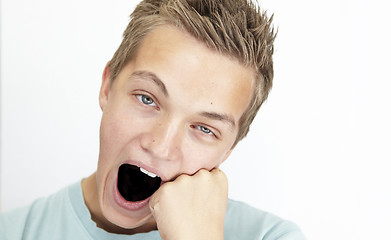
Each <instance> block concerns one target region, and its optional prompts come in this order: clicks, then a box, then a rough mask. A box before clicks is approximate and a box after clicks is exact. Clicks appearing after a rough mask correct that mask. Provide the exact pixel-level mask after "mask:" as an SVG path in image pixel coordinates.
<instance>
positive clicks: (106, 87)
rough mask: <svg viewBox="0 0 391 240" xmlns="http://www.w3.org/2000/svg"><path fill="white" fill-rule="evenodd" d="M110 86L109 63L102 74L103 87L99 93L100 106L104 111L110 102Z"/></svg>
mask: <svg viewBox="0 0 391 240" xmlns="http://www.w3.org/2000/svg"><path fill="white" fill-rule="evenodd" d="M110 85H111V83H110V68H109V63H107V64H106V67H105V70H104V71H103V74H102V85H101V87H100V92H99V106H100V109H102V111H103V109H104V108H105V106H106V104H107V101H108V100H109V92H110Z"/></svg>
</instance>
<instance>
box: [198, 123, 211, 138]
mask: <svg viewBox="0 0 391 240" xmlns="http://www.w3.org/2000/svg"><path fill="white" fill-rule="evenodd" d="M196 128H197V129H198V130H200V131H201V132H203V133H206V134H208V135H213V136H214V133H213V132H212V131H211V130H210V129H208V128H206V127H204V126H200V125H198V126H196Z"/></svg>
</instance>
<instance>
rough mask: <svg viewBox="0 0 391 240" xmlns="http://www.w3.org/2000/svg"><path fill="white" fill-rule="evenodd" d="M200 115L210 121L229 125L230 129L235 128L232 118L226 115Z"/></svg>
mask: <svg viewBox="0 0 391 240" xmlns="http://www.w3.org/2000/svg"><path fill="white" fill-rule="evenodd" d="M200 115H201V116H203V117H206V118H209V119H212V120H219V121H222V122H226V123H228V124H229V125H230V127H231V128H232V129H233V128H235V125H236V124H235V121H234V119H233V117H232V116H230V115H228V114H219V113H216V112H201V113H200Z"/></svg>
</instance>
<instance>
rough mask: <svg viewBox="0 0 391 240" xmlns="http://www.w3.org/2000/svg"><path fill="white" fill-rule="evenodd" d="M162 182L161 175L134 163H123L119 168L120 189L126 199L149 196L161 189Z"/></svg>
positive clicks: (132, 200) (140, 199)
mask: <svg viewBox="0 0 391 240" xmlns="http://www.w3.org/2000/svg"><path fill="white" fill-rule="evenodd" d="M161 182H162V180H161V178H160V177H159V176H156V175H155V174H153V173H150V172H148V171H146V170H145V169H143V168H140V167H137V166H134V165H130V164H122V165H121V166H120V167H119V170H118V182H117V187H118V191H119V193H120V194H121V196H122V197H123V198H124V199H125V200H126V201H130V202H138V201H142V200H145V199H147V198H149V197H150V196H152V194H153V193H154V192H156V190H158V189H159V187H160V185H161Z"/></svg>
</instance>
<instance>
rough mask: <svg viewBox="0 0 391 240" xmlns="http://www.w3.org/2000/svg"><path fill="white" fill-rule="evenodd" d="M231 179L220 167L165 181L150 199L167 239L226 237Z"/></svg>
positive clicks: (159, 228) (150, 205)
mask: <svg viewBox="0 0 391 240" xmlns="http://www.w3.org/2000/svg"><path fill="white" fill-rule="evenodd" d="M227 199H228V181H227V177H226V176H225V174H224V173H223V172H222V171H221V170H220V169H213V170H212V171H211V172H209V171H207V170H204V169H201V170H199V171H198V172H197V173H196V174H194V175H193V176H188V175H181V176H179V177H178V178H177V179H175V180H174V181H173V182H168V183H165V184H163V185H162V186H161V187H160V188H159V190H158V191H156V193H155V194H154V195H153V196H152V198H151V199H150V201H149V207H150V209H151V212H152V215H153V216H154V218H155V220H156V223H157V227H158V230H159V233H160V236H161V237H162V239H163V240H183V239H186V240H190V239H203V240H207V239H211V240H212V239H213V240H219V239H224V218H225V212H226V208H227Z"/></svg>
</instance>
